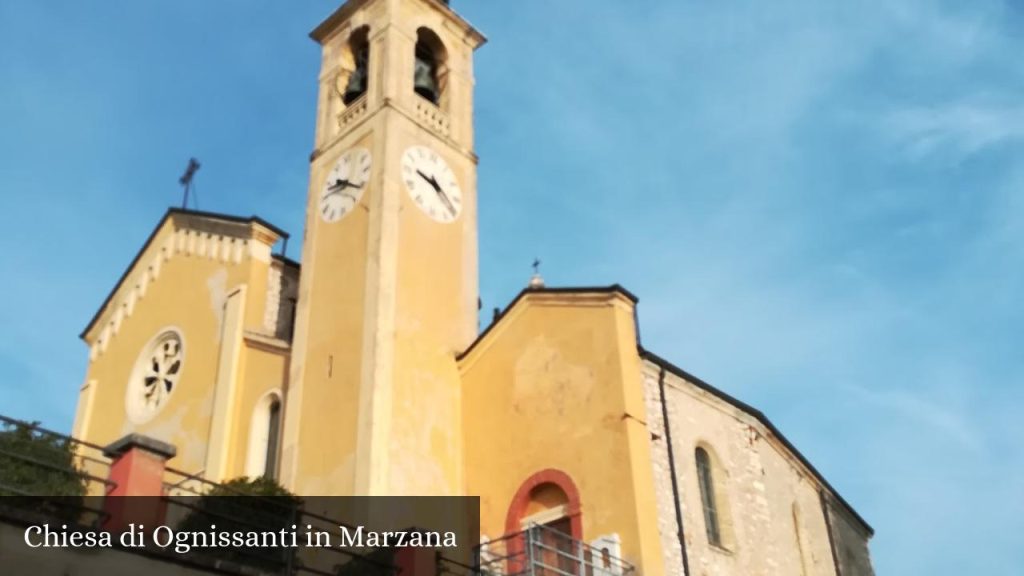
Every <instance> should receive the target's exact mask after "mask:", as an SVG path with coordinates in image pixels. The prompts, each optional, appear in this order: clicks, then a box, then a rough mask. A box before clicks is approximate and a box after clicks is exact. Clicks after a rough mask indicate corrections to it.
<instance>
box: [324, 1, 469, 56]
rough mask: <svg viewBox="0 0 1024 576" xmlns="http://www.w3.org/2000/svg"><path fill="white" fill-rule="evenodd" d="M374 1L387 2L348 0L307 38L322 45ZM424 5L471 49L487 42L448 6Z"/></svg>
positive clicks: (434, 2)
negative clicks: (441, 15)
mask: <svg viewBox="0 0 1024 576" xmlns="http://www.w3.org/2000/svg"><path fill="white" fill-rule="evenodd" d="M375 1H387V0H349V1H348V2H345V3H344V4H342V5H341V6H340V7H339V8H338V9H337V10H335V11H334V13H333V14H331V15H330V16H328V17H327V19H326V20H324V21H323V22H321V23H320V25H318V26H317V27H316V28H314V29H313V31H312V32H310V33H309V37H310V38H312V39H313V40H315V41H316V42H317V43H319V44H323V43H324V41H325V40H327V39H328V38H330V37H331V35H332V34H334V32H335V31H336V30H337V29H338V27H339V25H341V24H342V23H344V22H346V21H347V20H348V19H349V18H350V17H351V16H352V14H353V13H354V12H356V11H357V10H359V9H360V8H362V7H363V6H365V5H367V4H370V3H372V2H375ZM418 1H420V2H423V3H424V4H426V5H428V6H431V7H433V8H434V9H435V10H438V11H439V12H442V13H444V14H445V15H446V16H448V18H449V19H450V20H451V21H452V22H454V23H456V24H457V25H458V26H459V27H460V29H461V32H462V34H463V40H464V41H465V42H467V43H468V44H469V45H470V46H472V47H473V49H476V48H479V47H480V46H483V45H484V44H485V43H486V42H487V37H485V36H484V35H483V34H481V33H480V31H478V30H477V29H476V28H474V27H473V25H472V24H470V23H469V22H468V21H467V20H466V19H465V18H463V17H462V16H460V15H459V14H458V13H457V12H455V11H454V10H452V9H451V7H450V6H448V5H447V4H445V3H444V2H441V1H440V0H418Z"/></svg>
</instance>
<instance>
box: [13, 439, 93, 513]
mask: <svg viewBox="0 0 1024 576" xmlns="http://www.w3.org/2000/svg"><path fill="white" fill-rule="evenodd" d="M38 424H39V423H38V422H32V423H27V422H18V423H11V422H3V423H2V429H0V496H7V497H11V498H5V499H4V500H3V504H4V505H7V506H15V507H21V508H28V509H32V510H35V511H37V512H40V513H44V514H48V515H51V516H55V517H56V518H58V519H61V520H68V521H76V520H78V516H79V514H80V512H81V506H82V501H83V497H84V496H85V491H86V478H85V474H84V473H82V472H81V471H80V470H78V469H77V468H76V467H75V454H74V445H73V443H72V442H71V441H70V440H69V439H67V438H64V437H61V436H57V435H54V434H48V433H45V432H39V431H37V430H36V429H35V427H36V426H37V425H38ZM17 496H26V498H17ZM28 496H32V497H33V498H27V497H28ZM39 496H47V497H54V498H46V499H42V498H36V497H39Z"/></svg>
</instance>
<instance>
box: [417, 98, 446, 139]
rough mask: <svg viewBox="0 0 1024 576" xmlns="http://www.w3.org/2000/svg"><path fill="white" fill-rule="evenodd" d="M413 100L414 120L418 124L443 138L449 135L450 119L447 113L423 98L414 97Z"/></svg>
mask: <svg viewBox="0 0 1024 576" xmlns="http://www.w3.org/2000/svg"><path fill="white" fill-rule="evenodd" d="M414 100H415V101H416V120H418V121H419V123H420V124H422V125H423V126H425V127H426V128H428V129H429V130H430V131H432V132H435V133H437V134H439V135H441V136H443V137H445V138H448V137H449V136H451V133H452V120H451V118H450V117H449V116H448V114H446V113H445V112H444V111H443V110H441V109H440V108H438V107H437V106H435V105H434V104H432V103H430V102H428V101H427V100H426V99H425V98H414Z"/></svg>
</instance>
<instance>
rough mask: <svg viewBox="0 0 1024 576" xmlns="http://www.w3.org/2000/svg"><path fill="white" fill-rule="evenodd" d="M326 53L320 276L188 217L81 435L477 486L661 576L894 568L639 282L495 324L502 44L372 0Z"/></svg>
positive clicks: (523, 306) (108, 305)
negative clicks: (487, 207)
mask: <svg viewBox="0 0 1024 576" xmlns="http://www.w3.org/2000/svg"><path fill="white" fill-rule="evenodd" d="M312 37H313V39H314V40H316V41H317V42H319V44H320V45H321V46H322V49H323V50H322V65H321V73H320V78H319V85H320V89H319V101H318V108H317V110H318V111H317V118H316V140H315V148H314V151H313V153H312V155H311V160H310V181H309V191H308V195H307V210H306V222H305V235H304V237H303V243H302V258H301V261H302V264H301V266H300V264H299V263H297V262H294V261H292V260H289V259H287V258H285V257H284V256H281V255H279V254H275V253H274V252H273V246H274V245H275V244H276V243H278V242H279V241H281V240H282V239H286V238H287V233H285V232H284V231H283V230H280V229H279V228H277V227H275V226H274V225H272V224H270V223H269V222H267V221H265V220H263V219H260V218H257V217H246V218H242V217H236V216H229V215H223V214H213V213H205V212H197V211H191V210H178V209H172V210H169V211H168V213H167V214H166V215H165V216H164V218H163V219H162V220H161V221H160V222H159V223H158V224H157V226H156V228H155V229H154V231H153V233H152V235H151V236H150V238H149V239H148V240H147V241H146V242H145V244H144V245H143V247H142V248H141V249H140V250H139V252H138V255H137V256H136V258H135V260H134V261H133V262H132V263H131V264H130V265H129V266H128V269H127V270H126V271H125V273H124V275H123V276H122V277H121V278H120V279H119V280H118V282H117V283H116V285H115V287H114V289H113V291H112V292H111V293H110V295H109V296H108V298H107V299H106V301H105V302H104V303H103V304H102V305H101V307H100V309H99V310H98V311H97V313H96V315H95V316H94V317H93V319H92V320H91V321H90V323H89V325H88V326H87V327H86V329H85V330H84V331H83V333H82V339H83V340H84V341H85V342H86V344H87V345H88V347H89V363H88V369H87V374H86V377H85V380H84V383H83V385H82V388H81V391H80V398H79V405H78V411H77V414H76V419H75V425H74V435H75V436H76V437H78V438H81V439H83V440H86V441H89V442H93V443H96V444H107V443H110V442H113V441H115V440H117V439H118V438H120V437H123V436H124V435H125V434H129V433H139V434H144V435H146V436H150V437H153V438H156V439H159V440H162V441H164V442H167V443H169V444H172V445H173V446H175V447H176V449H177V456H176V457H175V458H174V459H173V460H172V461H171V462H170V465H171V466H173V467H174V468H176V469H178V470H182V471H184V472H187V473H188V474H194V475H197V476H201V477H203V478H206V479H209V480H212V481H215V482H219V481H224V480H227V479H231V478H235V477H239V476H250V477H253V476H261V475H262V476H269V477H273V478H275V479H277V480H278V481H279V482H280V483H281V484H282V485H284V486H285V487H286V488H288V489H290V490H291V491H292V492H295V493H297V494H300V495H464V494H465V495H479V496H480V498H481V530H482V532H483V535H484V537H485V539H486V540H492V541H498V540H500V539H501V538H502V537H503V536H505V535H507V534H511V533H516V532H519V531H521V530H523V529H525V528H527V527H529V526H532V525H540V526H545V527H547V528H548V529H550V530H552V531H556V532H558V533H560V534H564V535H565V536H566V537H568V538H571V540H572V541H574V542H582V543H588V544H591V545H593V546H594V547H595V548H594V549H595V550H601V551H602V552H603V553H604V554H606V555H607V556H610V557H616V558H622V559H624V561H625V562H627V563H628V566H631V567H632V568H634V569H635V570H636V572H637V573H640V574H651V575H659V574H666V575H667V574H684V573H685V574H694V575H702V574H707V575H755V574H763V575H774V574H786V575H790V574H792V575H801V576H811V575H830V576H832V575H835V576H861V575H870V574H873V570H872V568H871V562H870V555H869V551H868V541H869V539H870V537H871V536H872V534H873V532H872V529H871V527H870V526H869V525H868V524H867V523H866V522H865V521H864V520H863V519H862V518H861V517H860V516H859V515H858V514H857V513H856V511H855V510H854V509H853V508H852V507H851V506H850V505H849V504H847V503H846V501H845V500H843V499H842V497H841V496H840V495H839V494H838V493H837V492H836V491H835V490H834V489H833V488H832V486H831V485H830V484H829V483H828V482H827V481H826V480H825V479H824V477H823V476H822V475H821V474H820V473H819V472H818V471H817V470H816V469H815V468H814V467H813V466H812V465H811V463H810V462H808V461H807V459H806V458H804V457H803V456H802V455H801V454H800V452H799V451H798V450H797V449H796V448H795V447H794V446H793V445H792V444H791V443H790V442H789V441H787V440H786V438H785V437H784V436H783V435H782V434H781V433H780V432H779V431H778V430H777V429H776V428H775V427H774V426H773V425H772V424H771V422H770V421H769V420H768V419H767V418H766V417H765V416H764V415H763V414H761V413H760V412H759V411H757V410H756V409H754V408H752V407H750V406H747V405H746V404H744V403H742V402H740V401H738V400H736V399H734V398H732V397H730V396H729V395H727V394H725V393H723V392H721V391H720V390H718V389H716V388H714V387H712V386H710V385H709V384H707V383H705V382H703V381H701V380H700V379H698V378H696V377H694V376H692V375H690V374H688V373H687V372H685V371H684V370H682V369H680V368H678V367H676V366H675V365H673V364H672V363H670V362H668V361H667V360H665V359H663V358H662V357H660V356H658V355H656V354H654V353H652V352H650V351H648V350H645V349H644V348H643V347H642V346H641V345H640V343H639V339H638V333H637V330H638V328H637V326H638V322H637V298H636V297H635V296H633V295H632V294H631V293H630V292H628V291H627V290H625V289H624V288H622V287H620V286H617V285H616V286H608V287H582V288H550V287H545V286H543V284H542V283H541V282H533V283H531V285H530V286H529V287H527V288H526V289H524V290H523V291H522V292H521V293H520V294H519V296H518V297H517V298H516V299H515V300H514V301H513V302H512V303H510V304H509V305H508V306H507V307H506V308H505V309H504V311H502V312H501V314H500V315H498V316H496V317H495V319H494V321H493V322H492V323H491V324H490V326H488V327H487V328H486V329H485V330H484V331H483V332H482V333H481V332H479V331H478V328H477V327H478V313H479V310H478V301H479V300H478V266H477V258H478V256H477V233H478V230H477V187H476V164H477V157H476V155H475V153H474V145H473V122H472V110H473V54H474V51H475V50H476V49H477V48H478V47H479V46H480V45H482V44H483V43H484V41H485V40H484V37H483V36H482V35H481V34H480V33H479V32H477V31H476V30H475V29H474V28H473V27H472V26H471V25H469V24H468V23H467V22H466V21H465V20H464V19H462V18H461V17H460V16H459V15H458V14H457V13H455V12H454V11H453V10H452V9H451V8H450V7H449V6H448V5H447V3H446V2H442V1H440V0H401V1H400V0H350V1H349V2H347V3H346V4H344V5H343V6H341V7H340V8H339V9H338V10H337V11H336V12H335V13H334V14H333V15H331V16H330V17H329V18H328V19H327V20H325V21H324V22H323V23H322V24H321V25H320V26H319V27H317V28H316V29H315V30H314V31H313V33H312ZM606 573H609V574H611V573H622V572H621V571H619V572H615V571H614V570H611V569H610V568H609V571H607V572H606Z"/></svg>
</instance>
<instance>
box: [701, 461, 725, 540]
mask: <svg viewBox="0 0 1024 576" xmlns="http://www.w3.org/2000/svg"><path fill="white" fill-rule="evenodd" d="M695 456H696V460H697V483H698V484H699V485H700V501H701V504H702V505H703V507H704V528H705V530H706V531H707V533H708V542H710V543H711V544H714V545H715V546H721V545H722V528H721V525H720V524H719V521H718V501H717V500H716V498H715V482H714V477H713V476H712V471H711V457H710V456H708V452H707V450H705V449H703V448H697V452H696V455H695Z"/></svg>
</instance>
